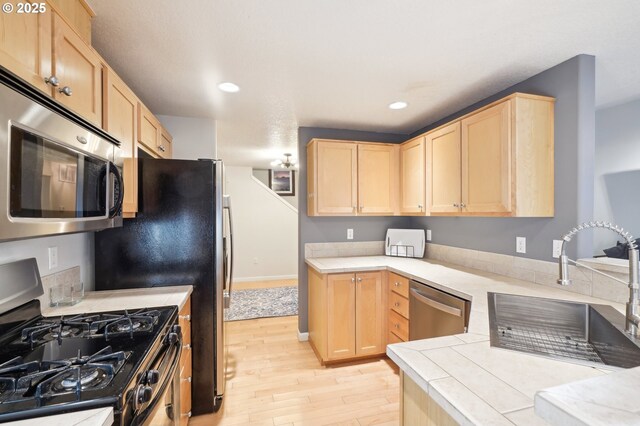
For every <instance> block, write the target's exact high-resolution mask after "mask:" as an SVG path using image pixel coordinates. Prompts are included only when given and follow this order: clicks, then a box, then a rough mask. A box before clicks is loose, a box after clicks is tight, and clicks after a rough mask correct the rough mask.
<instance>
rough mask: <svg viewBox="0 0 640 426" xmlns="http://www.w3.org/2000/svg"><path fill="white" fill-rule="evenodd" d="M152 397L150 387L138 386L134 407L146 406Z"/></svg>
mask: <svg viewBox="0 0 640 426" xmlns="http://www.w3.org/2000/svg"><path fill="white" fill-rule="evenodd" d="M152 396H153V389H152V388H151V386H145V385H138V387H137V388H136V394H135V399H136V407H140V406H142V404H146V403H147V402H150V401H151V397H152Z"/></svg>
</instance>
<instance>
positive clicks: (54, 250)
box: [49, 247, 58, 269]
mask: <svg viewBox="0 0 640 426" xmlns="http://www.w3.org/2000/svg"><path fill="white" fill-rule="evenodd" d="M57 267H58V247H49V269H54V268H57Z"/></svg>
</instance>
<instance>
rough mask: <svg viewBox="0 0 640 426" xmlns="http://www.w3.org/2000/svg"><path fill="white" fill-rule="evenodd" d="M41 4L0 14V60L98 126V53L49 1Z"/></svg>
mask: <svg viewBox="0 0 640 426" xmlns="http://www.w3.org/2000/svg"><path fill="white" fill-rule="evenodd" d="M12 3H14V4H17V3H20V2H12ZM44 5H45V9H46V10H45V11H44V12H43V13H11V14H6V13H3V14H1V15H0V32H1V34H2V37H0V63H1V64H2V65H3V66H5V67H6V68H7V69H9V70H11V71H12V72H14V73H15V74H16V75H18V76H19V77H21V78H22V79H24V80H25V81H26V82H28V83H30V84H31V85H33V86H34V87H36V88H38V89H40V90H42V91H43V92H45V93H47V94H48V95H50V96H52V97H54V98H55V99H56V100H58V101H60V102H61V103H62V104H64V105H65V106H67V107H69V108H70V109H72V110H74V111H75V112H76V113H78V114H80V115H81V116H83V117H84V118H85V119H87V120H88V121H90V122H92V123H94V124H96V125H97V126H100V125H101V124H102V64H101V61H100V57H99V56H98V54H97V53H96V52H95V51H94V50H93V49H92V48H91V47H90V46H89V45H87V44H86V43H85V42H84V40H83V39H82V38H81V37H80V36H79V35H78V33H76V32H75V30H74V29H73V28H72V27H71V26H70V25H69V24H68V23H67V22H66V21H65V18H63V17H62V16H61V15H59V14H58V13H57V11H56V10H55V9H54V8H53V7H52V6H51V4H50V3H45V4H44Z"/></svg>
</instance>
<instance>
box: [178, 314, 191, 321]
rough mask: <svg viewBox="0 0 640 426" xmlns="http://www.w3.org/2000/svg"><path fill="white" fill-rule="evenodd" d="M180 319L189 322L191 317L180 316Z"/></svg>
mask: <svg viewBox="0 0 640 426" xmlns="http://www.w3.org/2000/svg"><path fill="white" fill-rule="evenodd" d="M180 319H182V320H185V321H191V315H180Z"/></svg>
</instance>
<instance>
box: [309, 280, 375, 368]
mask: <svg viewBox="0 0 640 426" xmlns="http://www.w3.org/2000/svg"><path fill="white" fill-rule="evenodd" d="M385 288H386V275H384V274H383V273H382V272H380V271H376V272H362V273H357V274H354V273H347V274H320V273H318V272H317V271H316V270H314V269H313V268H309V342H310V343H311V346H312V347H313V349H314V350H315V352H316V355H317V356H318V358H319V359H320V361H321V362H322V363H327V362H333V361H344V360H347V359H354V358H364V357H369V356H377V355H382V354H384V353H385V350H386V327H385V320H386V318H385V316H386V309H385V307H386V299H387V295H386V291H385Z"/></svg>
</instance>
